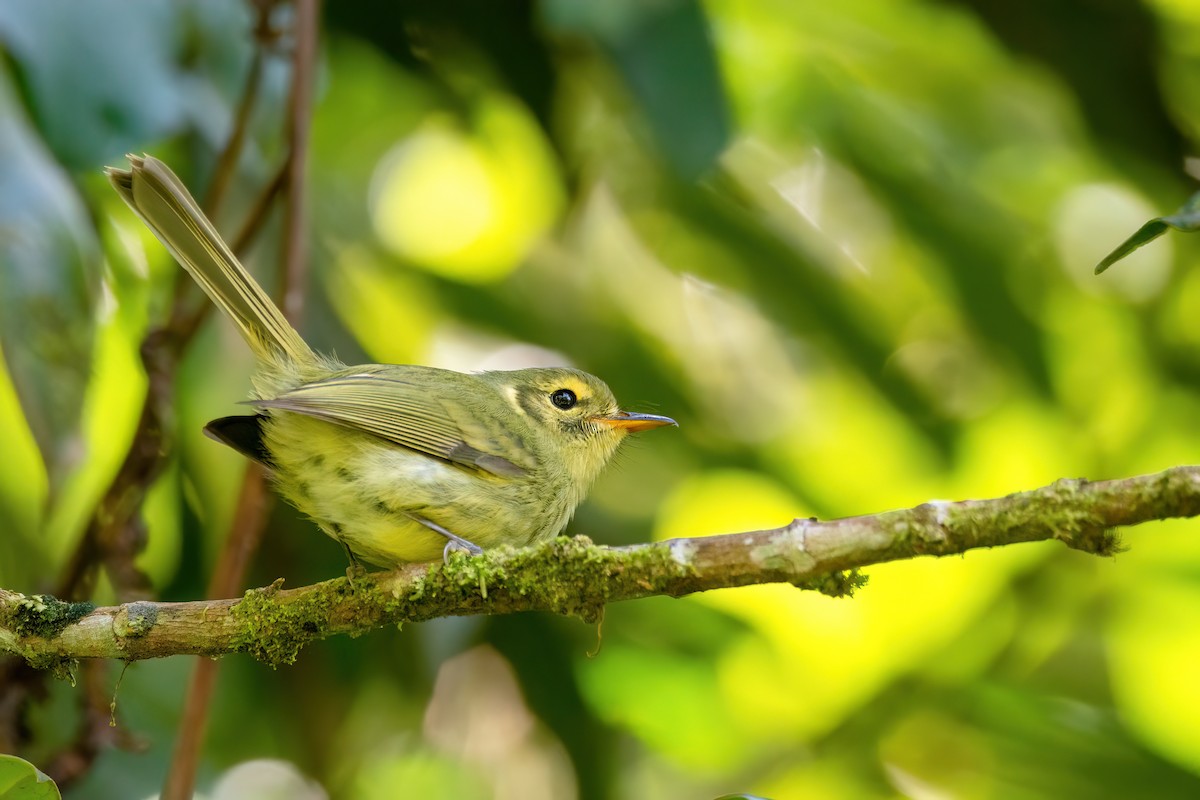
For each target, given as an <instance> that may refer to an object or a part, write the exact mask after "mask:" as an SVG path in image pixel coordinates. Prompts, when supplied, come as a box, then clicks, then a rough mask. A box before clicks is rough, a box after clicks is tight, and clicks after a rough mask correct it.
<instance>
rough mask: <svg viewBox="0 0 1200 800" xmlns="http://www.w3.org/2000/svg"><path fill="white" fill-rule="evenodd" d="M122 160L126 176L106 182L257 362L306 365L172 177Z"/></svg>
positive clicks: (143, 160) (269, 306)
mask: <svg viewBox="0 0 1200 800" xmlns="http://www.w3.org/2000/svg"><path fill="white" fill-rule="evenodd" d="M128 158H129V163H130V169H128V170H124V169H117V168H115V167H108V168H107V169H105V174H106V175H107V176H108V180H109V182H110V183H112V185H113V187H114V188H115V189H116V190H117V193H118V194H120V195H121V198H122V199H123V200H124V201H125V202H126V203H128V204H129V207H130V208H132V209H133V211H134V213H135V214H137V215H138V216H139V217H141V219H142V221H143V222H145V223H146V224H147V225H148V226H149V227H150V230H151V231H153V232H154V235H155V236H157V237H158V240H159V241H160V242H162V243H163V245H165V246H166V248H167V249H168V250H169V251H171V255H173V256H175V259H176V260H177V261H179V263H180V264H181V265H183V268H184V269H186V270H187V271H188V273H189V274H190V275H191V276H192V277H193V278H194V279H195V280H196V283H198V284H200V288H202V289H203V290H204V291H205V293H207V294H208V296H209V297H211V298H212V300H213V302H214V303H216V304H217V306H218V307H219V308H220V309H221V310H222V311H224V312H225V313H226V314H228V315H229V317H230V319H232V320H233V321H234V323H235V324H236V325H237V327H238V330H239V331H241V333H242V336H243V337H244V338H245V340H246V342H247V343H249V345H250V348H251V349H252V350H253V351H254V355H255V356H256V357H257V358H258V359H259V361H260V362H265V363H267V364H271V365H277V366H282V365H283V363H291V364H296V365H301V364H309V363H312V362H313V361H314V360H315V358H316V356H315V355H314V354H313V351H312V350H311V349H310V348H309V346H308V345H307V344H305V342H304V340H303V339H301V338H300V334H299V333H297V332H296V329H295V328H293V327H292V326H291V324H290V323H289V322H288V321H287V320H286V319H285V318H284V316H283V312H281V311H280V310H279V308H278V307H277V306H276V305H275V303H274V302H272V300H271V298H270V297H269V296H268V295H267V293H266V292H264V291H263V289H262V287H261V286H259V285H258V283H257V282H256V281H255V280H254V278H253V277H251V275H250V273H249V272H247V271H246V268H245V267H243V266H242V265H241V262H239V261H238V260H237V257H236V256H235V255H234V254H233V251H231V250H230V249H229V246H228V245H227V244H225V242H224V241H223V240H222V239H221V236H220V234H218V233H217V229H216V228H215V227H214V226H213V224H212V223H211V222H210V221H209V220H208V217H206V216H205V215H204V212H203V211H201V210H200V206H199V205H198V204H197V203H196V201H195V200H194V199H193V198H192V195H191V194H190V193H189V192H188V190H187V188H186V187H185V186H184V185H183V182H182V181H180V180H179V178H178V177H176V175H175V173H174V172H172V171H171V170H170V168H168V167H167V165H166V164H164V163H163V162H161V161H159V160H158V159H157V158H152V157H151V156H142V157H139V156H133V155H130V156H128ZM281 362H282V363H281Z"/></svg>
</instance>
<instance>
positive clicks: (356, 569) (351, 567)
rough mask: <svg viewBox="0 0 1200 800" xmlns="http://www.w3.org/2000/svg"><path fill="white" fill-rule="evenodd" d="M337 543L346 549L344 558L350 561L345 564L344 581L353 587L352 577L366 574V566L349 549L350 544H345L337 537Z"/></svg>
mask: <svg viewBox="0 0 1200 800" xmlns="http://www.w3.org/2000/svg"><path fill="white" fill-rule="evenodd" d="M338 544H340V545H341V546H342V549H343V550H345V551H346V559H347V560H348V561H349V562H350V563H349V564H347V565H346V581H347V582H348V583H349V584H350V588H351V589H353V588H354V579H355V578H358V577H361V576H363V575H366V574H367V568H366V567H364V566H363V565H362V562H361V561H359V560H358V557H357V556H355V555H354V551H353V550H351V549H350V545H348V544H346V543H345V542H344V541H342V540H341V539H338Z"/></svg>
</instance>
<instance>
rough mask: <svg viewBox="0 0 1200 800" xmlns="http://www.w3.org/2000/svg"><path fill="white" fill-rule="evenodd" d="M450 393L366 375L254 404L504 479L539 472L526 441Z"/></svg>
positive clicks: (305, 386)
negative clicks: (297, 415) (525, 443)
mask: <svg viewBox="0 0 1200 800" xmlns="http://www.w3.org/2000/svg"><path fill="white" fill-rule="evenodd" d="M438 372H441V371H440V370H439V371H438ZM448 389H449V387H448V386H446V385H445V384H444V383H442V382H438V381H432V382H426V381H411V380H405V379H403V378H399V377H393V376H388V375H381V374H377V373H366V372H364V373H356V374H353V375H339V376H335V377H332V378H327V379H325V380H320V381H313V382H311V383H306V384H303V385H301V386H298V387H296V388H295V389H292V390H290V391H287V392H284V393H283V394H281V395H278V396H277V397H272V398H267V399H261V400H252V401H250V404H251V405H253V406H256V407H258V408H272V409H281V410H284V411H292V412H294V413H297V414H305V415H308V416H311V417H316V418H318V419H323V420H326V421H328V422H332V423H334V424H335V425H342V426H344V427H347V428H351V429H353V430H357V431H362V432H363V433H368V434H370V435H372V436H377V437H379V438H381V439H384V440H386V441H389V442H392V443H394V444H398V445H400V446H401V447H406V448H408V449H409V450H414V451H416V452H419V453H424V454H425V455H429V456H432V457H434V458H438V459H441V460H443V461H447V462H451V463H454V464H458V465H460V466H465V467H469V468H472V469H478V470H482V471H484V472H489V473H491V474H493V475H498V476H501V477H506V478H512V477H519V476H521V475H524V474H526V473H527V472H528V471H529V469H530V468H532V467H533V466H534V462H533V459H532V456H531V455H530V454H529V453H528V451H527V450H526V449H525V448H524V447H523V444H522V443H521V441H520V439H519V438H516V437H514V436H512V435H511V434H509V433H507V432H505V431H503V430H502V429H501V428H500V427H499V426H498V425H497V424H496V420H495V418H489V416H488V415H485V414H483V413H481V412H480V411H479V410H478V407H476V408H475V409H474V410H468V409H467V408H465V407H464V405H465V404H464V403H462V402H458V401H452V398H453V395H452V394H450V392H449V391H448Z"/></svg>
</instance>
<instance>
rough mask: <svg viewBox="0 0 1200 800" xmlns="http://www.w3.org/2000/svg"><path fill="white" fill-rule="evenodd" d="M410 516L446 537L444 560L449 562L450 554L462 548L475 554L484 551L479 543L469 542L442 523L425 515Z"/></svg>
mask: <svg viewBox="0 0 1200 800" xmlns="http://www.w3.org/2000/svg"><path fill="white" fill-rule="evenodd" d="M409 516H410V517H412V518H413V520H415V521H416V522H419V523H421V524H422V525H424V526H425V527H426V528H429V530H431V531H433V532H434V533H438V534H441V535H442V536H445V537H446V539H447V540H448V541H447V542H446V547H445V549H443V550H442V561H443V562H448V561H449V560H450V554H451V553H453V552H454V551H455V550H460V551H462V552H465V553H467V554H469V555H473V556H477V555H479V554H481V553H482V552H483V548H482V547H480V546H479V545H477V544H475V543H474V542H468V541H467V540H466V539H464V538H462V537H461V536H457V535H455V534H453V533H451V532H450V531H448V530H446V529H445V528H443V527H442V526H441V525H438V524H437V523H436V522H433V521H431V520H427V519H425V518H424V517H418V516H417V515H416V514H409Z"/></svg>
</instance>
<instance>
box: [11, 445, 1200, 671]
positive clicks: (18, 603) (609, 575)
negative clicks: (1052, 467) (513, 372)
mask: <svg viewBox="0 0 1200 800" xmlns="http://www.w3.org/2000/svg"><path fill="white" fill-rule="evenodd" d="M1197 515H1200V467H1175V468H1172V469H1169V470H1166V471H1164V472H1160V473H1156V474H1153V475H1144V476H1140V477H1136V478H1126V479H1123V480H1111V481H1102V482H1098V483H1089V482H1087V481H1084V480H1061V481H1057V482H1056V483H1054V484H1052V485H1050V486H1046V487H1043V488H1041V489H1036V490H1034V491H1029V492H1022V493H1019V494H1013V495H1009V496H1007V497H1002V498H997V499H992V500H966V501H962V502H954V503H951V502H931V503H924V504H922V505H920V506H917V507H915V508H911V509H906V510H901V511H887V512H884V513H881V514H875V515H871V516H861V517H849V518H846V519H839V520H833V521H829V522H818V521H816V520H795V521H794V522H792V523H790V524H788V525H785V526H784V527H782V528H775V529H772V530H764V531H748V532H745V533H734V534H725V535H721V536H709V537H703V538H695V539H674V540H671V541H667V542H656V543H653V544H643V545H633V546H630V547H620V548H606V547H598V546H596V545H593V544H592V543H591V542H590V541H588V540H587V539H583V538H578V539H559V540H556V541H555V542H551V543H547V544H545V545H541V546H538V547H533V548H527V549H523V550H513V549H510V548H498V549H495V550H491V551H488V552H486V553H484V554H483V555H481V556H475V557H468V556H465V555H462V554H455V555H454V556H452V557H451V559H450V561H449V563H447V564H441V563H432V564H410V565H407V566H403V567H400V568H398V569H396V570H393V571H390V572H378V573H372V574H369V575H363V576H360V577H358V578H356V579H355V582H354V584H353V586H351V585H350V584H349V583H348V582H347V579H346V578H337V579H334V580H330V581H325V582H324V583H319V584H315V585H313V586H306V587H303V588H299V589H290V590H283V589H280V588H279V587H278V586H277V585H276V586H271V587H268V588H266V589H259V590H254V591H250V592H247V593H246V594H245V596H244V597H242V598H240V599H227V600H216V601H201V602H186V603H149V602H141V603H129V604H125V605H122V606H113V607H108V608H100V609H95V610H92V611H88V612H87V613H84V612H85V611H87V609H81V608H78V607H76V606H71V605H68V604H60V603H57V602H56V601H53V600H48V599H45V598H30V597H26V596H24V595H20V594H16V593H13V592H7V591H3V590H0V649H8V650H11V651H12V652H14V653H18V654H20V655H22V656H23V657H24V658H25V659H26V660H28V661H29V662H30V663H31V664H33V665H35V666H39V667H53V666H55V665H61V664H62V663H64V661H69V660H72V659H78V658H120V659H124V660H136V659H142V658H155V657H160V656H167V655H176V654H181V653H188V654H193V655H203V656H215V655H221V654H225V653H233V652H248V653H250V654H252V655H253V656H255V657H256V658H259V659H261V660H263V661H265V662H267V663H270V664H281V663H290V662H291V661H293V660H294V659H295V657H296V655H297V653H298V652H299V650H300V648H302V647H303V646H304V645H305V644H307V643H308V642H310V641H312V640H314V639H320V638H324V637H327V636H332V635H335V634H344V633H362V632H365V631H368V630H371V629H373V628H377V627H380V626H382V625H394V624H397V623H402V622H413V621H421V620H426V619H431V618H435V617H442V616H462V615H470V614H507V613H512V612H516V611H550V612H554V613H560V614H571V615H575V616H579V617H581V618H583V619H586V620H593V619H596V618H598V616H599V614H600V613H601V611H602V610H603V608H604V605H605V604H606V603H610V602H614V601H617V600H632V599H636V598H641V597H647V596H651V595H669V596H672V597H680V596H682V595H687V594H691V593H693V592H701V591H708V590H711V589H720V588H728V587H735V586H746V585H750V584H761V583H791V584H793V585H796V586H798V587H801V588H807V589H818V590H821V591H824V592H827V593H830V594H846V593H848V592H850V591H851V590H852V589H853V588H854V587H855V586H856V585H857V583H858V582H859V581H858V578H857V576H856V575H855V574H854V573H853V572H849V573H848V572H847V571H848V570H855V569H857V568H859V567H864V566H868V565H871V564H880V563H884V562H887V561H896V560H900V559H907V558H914V557H917V556H924V555H930V556H945V555H955V554H960V553H963V552H966V551H967V550H972V549H976V548H981V547H998V546H1002V545H1011V544H1016V543H1019V542H1032V541H1041V540H1051V539H1057V540H1059V541H1062V542H1064V543H1066V544H1067V545H1068V546H1071V547H1075V548H1078V549H1081V550H1085V551H1088V552H1093V553H1097V554H1102V555H1103V554H1111V553H1112V552H1114V551H1115V549H1116V539H1115V536H1114V535H1113V533H1112V531H1111V529H1112V528H1113V527H1114V526H1120V525H1136V524H1139V523H1142V522H1148V521H1150V520H1158V519H1167V518H1171V517H1192V516H1197ZM277 583H278V582H277Z"/></svg>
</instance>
